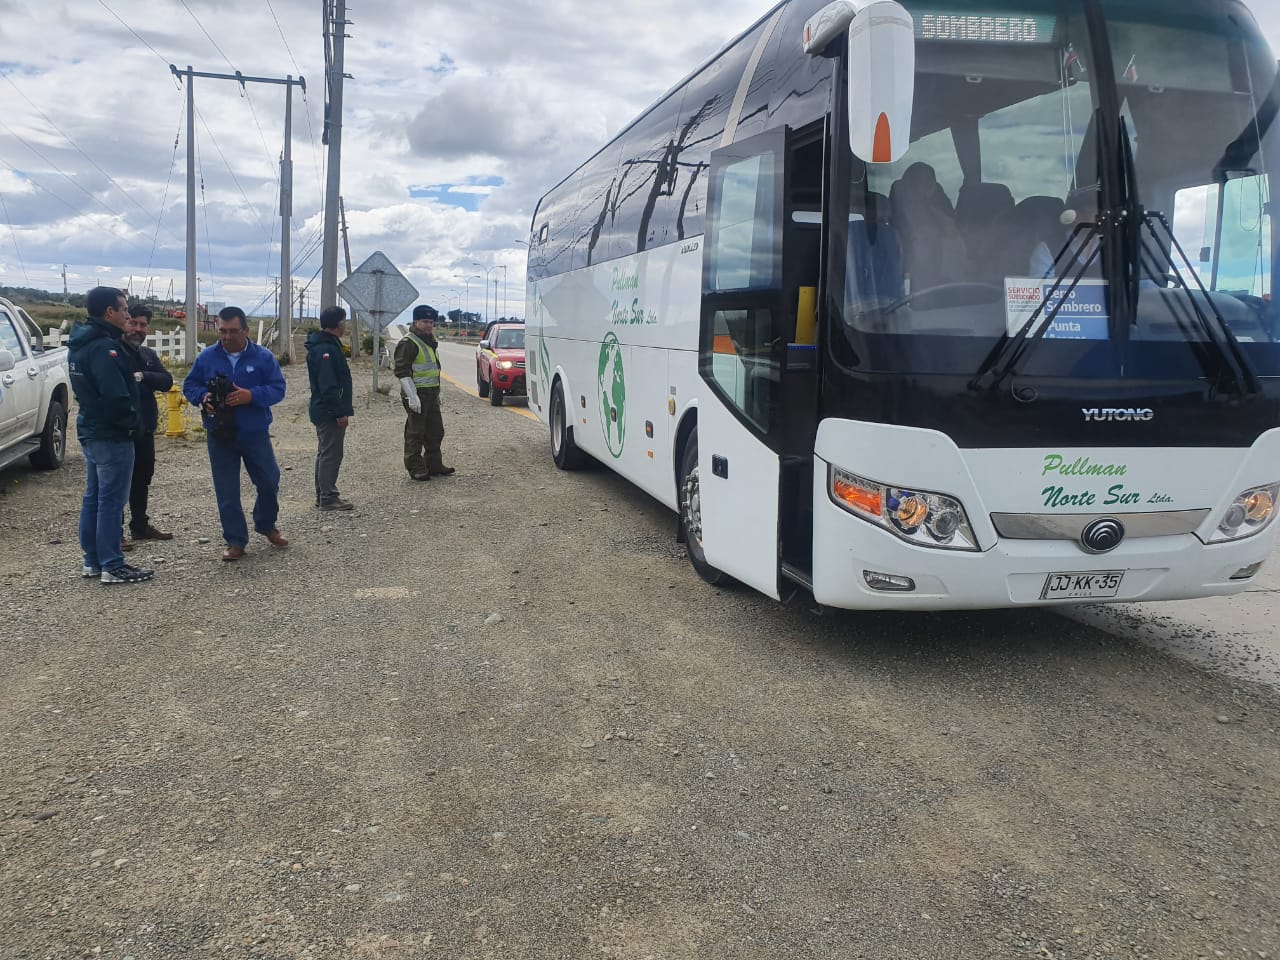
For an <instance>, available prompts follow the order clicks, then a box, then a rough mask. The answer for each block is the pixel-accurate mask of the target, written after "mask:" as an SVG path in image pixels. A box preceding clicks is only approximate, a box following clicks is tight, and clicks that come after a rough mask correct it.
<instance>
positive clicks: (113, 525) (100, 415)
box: [67, 287, 154, 583]
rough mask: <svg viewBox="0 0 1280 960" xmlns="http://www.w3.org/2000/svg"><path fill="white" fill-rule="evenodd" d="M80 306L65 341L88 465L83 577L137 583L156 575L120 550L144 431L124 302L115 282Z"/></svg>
mask: <svg viewBox="0 0 1280 960" xmlns="http://www.w3.org/2000/svg"><path fill="white" fill-rule="evenodd" d="M85 307H86V312H87V313H88V314H89V316H88V319H86V320H84V321H83V322H81V323H77V324H76V325H75V327H74V328H73V329H72V331H71V336H70V337H69V338H68V339H67V346H68V348H69V353H70V356H69V358H68V369H69V370H70V373H71V389H72V390H73V391H74V392H75V395H76V403H77V404H78V405H79V407H80V409H79V412H78V413H77V414H76V433H77V435H78V436H79V438H80V449H81V451H83V453H84V462H85V487H84V501H83V502H82V503H81V505H80V549H81V550H83V551H84V564H83V566H82V567H81V570H80V575H81V576H83V577H85V578H88V577H97V578H100V579H101V580H102V582H103V583H141V582H142V581H144V580H150V579H151V578H152V576H153V575H154V572H153V571H151V570H139V569H138V568H137V567H131V566H130V565H129V564H127V563H125V562H124V553H123V552H121V549H120V528H121V527H122V526H123V525H124V505H125V501H127V500H128V499H129V483H130V480H131V479H132V477H133V458H134V437H135V436H136V435H137V433H138V432H139V431H140V430H141V429H142V418H141V413H140V407H139V401H138V383H137V381H136V380H135V379H134V377H133V364H132V362H131V361H130V359H129V357H128V355H127V353H126V351H125V348H124V345H123V344H122V343H121V337H122V336H123V334H124V327H125V323H126V322H127V321H128V319H129V305H128V301H127V300H126V299H125V296H124V294H123V293H122V292H121V291H119V290H117V289H116V288H115V287H94V288H93V289H92V290H90V291H89V295H88V297H86V300H85Z"/></svg>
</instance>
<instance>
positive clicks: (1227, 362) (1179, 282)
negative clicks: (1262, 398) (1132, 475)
mask: <svg viewBox="0 0 1280 960" xmlns="http://www.w3.org/2000/svg"><path fill="white" fill-rule="evenodd" d="M1142 223H1143V226H1144V227H1146V229H1147V230H1148V231H1150V233H1151V238H1152V240H1154V241H1155V247H1156V251H1163V250H1170V251H1174V250H1176V251H1177V253H1178V256H1179V258H1181V260H1182V262H1183V263H1184V264H1185V265H1186V271H1185V273H1184V272H1183V271H1182V270H1179V269H1178V265H1177V264H1176V263H1175V262H1174V260H1173V257H1172V255H1170V256H1167V257H1165V262H1166V264H1167V266H1168V270H1167V271H1165V274H1164V275H1165V276H1167V277H1168V278H1170V279H1172V280H1173V281H1174V283H1175V285H1176V286H1177V287H1178V289H1179V290H1182V291H1185V293H1186V296H1185V297H1170V298H1166V300H1167V302H1168V303H1169V309H1170V312H1171V313H1173V314H1174V317H1175V319H1177V321H1178V326H1179V328H1180V329H1181V330H1182V331H1183V333H1184V335H1185V334H1188V333H1194V332H1196V331H1198V332H1199V333H1200V334H1201V335H1202V336H1203V337H1204V339H1203V341H1200V340H1190V339H1189V343H1191V345H1192V348H1193V350H1195V348H1196V347H1199V349H1198V350H1196V356H1197V358H1198V359H1201V366H1202V367H1203V368H1204V370H1205V373H1206V374H1207V375H1210V376H1212V375H1213V374H1214V370H1213V365H1212V362H1211V360H1210V358H1209V357H1208V356H1207V351H1206V350H1205V348H1204V347H1203V346H1201V344H1207V345H1208V346H1209V347H1211V348H1212V350H1213V352H1214V353H1215V354H1217V356H1218V359H1219V361H1220V363H1221V366H1222V367H1224V368H1226V373H1227V374H1228V378H1229V381H1230V383H1231V384H1232V385H1233V386H1234V387H1235V389H1236V391H1237V392H1238V393H1239V394H1240V396H1241V397H1242V398H1243V399H1245V400H1252V399H1254V398H1255V397H1257V396H1258V395H1259V394H1260V393H1261V392H1262V384H1261V382H1260V381H1259V380H1258V375H1257V374H1256V373H1255V372H1254V371H1253V367H1252V366H1251V365H1250V364H1249V358H1248V357H1247V356H1245V352H1244V348H1243V347H1241V345H1240V340H1239V339H1238V338H1237V337H1236V335H1235V332H1234V331H1233V330H1232V329H1231V325H1230V324H1229V323H1227V319H1226V317H1224V316H1223V315H1222V311H1221V310H1219V309H1218V306H1217V304H1216V303H1214V300H1213V296H1212V294H1210V293H1209V290H1208V288H1207V287H1206V286H1205V285H1204V281H1203V280H1201V279H1200V274H1198V273H1197V272H1196V271H1195V269H1194V268H1193V267H1192V266H1191V261H1190V260H1189V259H1188V258H1187V254H1186V252H1185V251H1184V250H1183V249H1182V244H1180V243H1178V238H1177V237H1175V236H1174V235H1173V229H1172V228H1171V227H1170V226H1169V220H1168V218H1167V217H1166V216H1165V215H1164V214H1163V213H1160V212H1159V211H1144V213H1143V218H1142ZM1156 224H1159V225H1160V226H1161V227H1163V228H1164V235H1163V237H1161V236H1160V235H1159V234H1158V233H1157V232H1156ZM1142 246H1143V252H1144V253H1145V254H1146V255H1147V256H1148V257H1149V258H1150V259H1151V260H1153V261H1154V262H1156V263H1157V264H1159V262H1160V261H1159V259H1158V257H1157V255H1156V252H1154V251H1152V250H1151V249H1150V248H1149V247H1148V246H1147V244H1146V242H1145V240H1144V242H1143V244H1142ZM1188 276H1190V277H1191V278H1192V279H1193V280H1194V283H1195V287H1194V289H1193V288H1192V287H1191V286H1190V285H1189V284H1188V283H1187V277H1188ZM1157 279H1160V277H1159V275H1157ZM1174 304H1176V305H1177V306H1178V307H1183V306H1184V305H1185V307H1186V308H1189V309H1190V310H1191V311H1193V312H1194V314H1195V318H1194V319H1195V327H1194V329H1188V328H1190V327H1191V323H1190V321H1189V320H1188V318H1187V316H1186V312H1185V310H1184V311H1183V312H1182V313H1181V314H1179V313H1178V312H1176V311H1175V309H1174Z"/></svg>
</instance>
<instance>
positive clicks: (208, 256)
mask: <svg viewBox="0 0 1280 960" xmlns="http://www.w3.org/2000/svg"><path fill="white" fill-rule="evenodd" d="M196 169H197V170H199V171H200V209H201V210H202V211H203V212H204V257H205V263H207V264H208V265H209V289H210V290H212V289H213V244H212V242H211V241H210V239H209V201H208V200H207V199H206V197H205V195H204V161H203V160H202V159H201V157H200V144H199V143H198V142H197V143H196Z"/></svg>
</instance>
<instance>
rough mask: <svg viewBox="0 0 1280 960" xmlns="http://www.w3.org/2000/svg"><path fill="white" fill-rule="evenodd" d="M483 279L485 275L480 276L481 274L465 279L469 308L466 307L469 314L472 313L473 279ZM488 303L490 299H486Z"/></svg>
mask: <svg viewBox="0 0 1280 960" xmlns="http://www.w3.org/2000/svg"><path fill="white" fill-rule="evenodd" d="M483 279H484V277H482V276H480V274H476V275H475V276H474V277H467V279H466V281H465V282H466V293H467V309H466V312H467V313H468V314H470V313H471V281H472V280H483ZM487 304H488V301H487V300H486V305H487Z"/></svg>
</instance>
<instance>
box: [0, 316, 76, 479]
mask: <svg viewBox="0 0 1280 960" xmlns="http://www.w3.org/2000/svg"><path fill="white" fill-rule="evenodd" d="M70 399H71V388H70V385H69V381H68V378H67V348H66V347H46V346H45V345H44V334H43V333H42V332H41V331H40V328H39V327H37V326H36V324H35V322H34V321H33V320H32V319H31V318H30V317H29V316H27V313H26V311H24V310H23V309H22V308H21V307H19V306H16V305H15V304H13V303H10V302H9V301H8V300H6V299H4V298H3V297H0V468H3V467H7V466H8V465H9V464H11V463H13V462H14V461H16V460H19V459H21V458H22V457H29V458H30V459H31V465H32V466H33V467H37V468H39V469H41V470H54V469H56V468H57V467H59V466H61V465H62V458H63V457H64V456H65V455H66V452H67V410H68V408H69V407H70Z"/></svg>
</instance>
